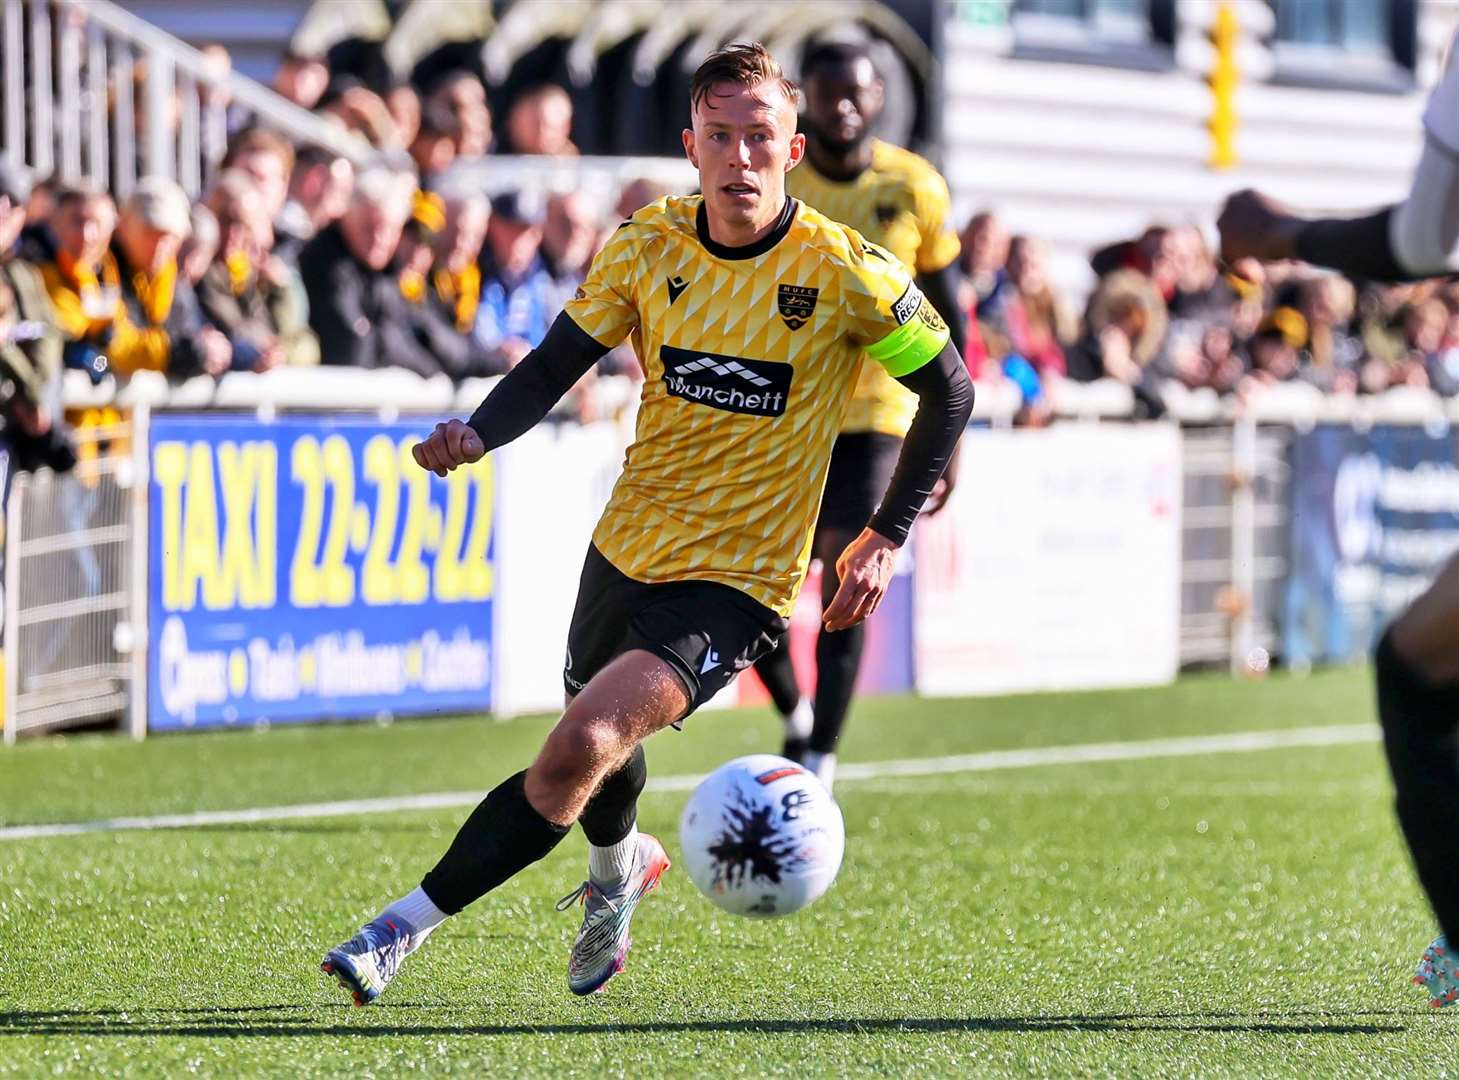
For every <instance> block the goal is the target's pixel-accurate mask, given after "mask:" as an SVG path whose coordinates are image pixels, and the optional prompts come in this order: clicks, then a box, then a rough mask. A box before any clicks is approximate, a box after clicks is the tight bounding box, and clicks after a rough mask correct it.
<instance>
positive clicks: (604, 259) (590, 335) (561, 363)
mask: <svg viewBox="0 0 1459 1080" xmlns="http://www.w3.org/2000/svg"><path fill="white" fill-rule="evenodd" d="M641 245H642V235H641V230H640V229H637V228H634V227H632V223H631V222H629V223H625V224H624V225H622V226H620V227H619V228H618V231H617V232H615V233H614V234H613V236H612V237H611V238H610V239H609V240H608V243H607V244H605V245H604V246H603V250H602V251H600V252H599V253H598V257H597V258H596V259H594V260H593V265H592V268H591V269H590V270H589V271H588V278H587V280H586V281H584V282H583V285H582V288H580V289H579V290H578V293H577V296H575V297H574V298H573V299H571V300H569V301H568V302H567V306H566V307H564V308H563V310H562V313H561V314H560V315H558V317H557V319H556V321H554V322H553V324H552V326H551V327H550V328H549V329H548V331H547V336H546V337H544V338H543V339H542V344H541V345H538V346H537V348H535V349H533V350H532V351H531V352H530V353H528V354H527V355H526V356H525V357H523V358H522V361H521V363H519V364H518V365H517V366H516V367H514V368H512V370H511V371H509V372H507V374H506V375H504V376H503V377H502V380H501V382H499V383H497V384H496V386H494V387H493V388H492V391H491V393H490V394H488V395H487V396H486V400H485V401H483V402H482V403H481V405H480V406H478V407H477V410H476V411H475V412H474V413H472V414H471V419H470V420H467V421H466V422H465V423H463V422H462V421H460V420H449V421H447V422H446V423H444V424H437V425H436V429H435V431H433V432H431V434H430V436H429V437H428V438H427V439H425V441H423V442H419V443H416V445H415V448H414V449H413V450H412V453H413V454H414V456H415V461H416V464H417V465H419V466H420V467H421V468H423V469H430V470H431V471H432V472H434V473H436V475H438V476H445V475H446V473H448V472H450V471H451V470H452V469H454V468H456V467H457V466H458V465H466V464H469V463H470V462H473V461H478V460H480V459H481V458H482V457H483V456H484V455H486V454H487V453H489V452H490V451H492V450H495V449H496V448H497V447H498V446H504V445H506V444H507V443H509V442H511V441H512V440H513V439H515V438H517V437H518V436H520V435H522V434H524V433H526V432H527V431H530V430H531V429H532V428H534V427H536V426H537V425H538V424H539V423H541V421H542V420H543V418H544V417H546V416H547V414H548V413H549V412H551V411H552V406H554V405H556V404H557V403H558V402H559V401H561V400H562V396H563V395H564V394H566V393H567V392H568V391H569V390H571V389H572V388H573V386H574V384H576V383H577V381H578V380H579V379H581V378H582V377H583V376H584V375H586V374H587V373H588V372H589V371H590V370H592V367H593V365H594V364H596V363H597V362H598V361H599V360H600V359H602V358H603V357H604V356H605V355H607V353H608V352H609V351H610V350H611V349H613V348H614V347H615V346H617V345H619V344H621V343H622V341H623V340H624V338H626V337H628V335H629V333H631V332H632V330H633V328H634V327H635V326H637V325H638V307H637V305H636V304H635V302H634V300H633V291H632V283H633V280H634V277H635V270H634V265H635V263H636V262H637V257H638V253H639V249H640V247H641Z"/></svg>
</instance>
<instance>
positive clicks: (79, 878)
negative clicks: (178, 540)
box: [0, 672, 1459, 1077]
mask: <svg viewBox="0 0 1459 1080" xmlns="http://www.w3.org/2000/svg"><path fill="white" fill-rule="evenodd" d="M1370 701H1371V690H1370V683H1369V677H1368V676H1367V675H1366V674H1365V673H1362V672H1339V673H1333V674H1325V675H1320V676H1316V677H1313V678H1309V679H1306V680H1288V679H1274V680H1271V681H1268V682H1265V683H1232V682H1229V681H1226V680H1224V679H1221V678H1212V677H1203V678H1195V679H1187V680H1183V681H1182V682H1180V683H1179V684H1177V685H1175V686H1172V687H1167V688H1162V689H1156V690H1140V691H1121V692H1109V693H1091V694H1059V695H1046V696H1028V697H1018V698H999V699H981V700H955V701H953V700H949V701H920V700H914V699H909V698H887V699H881V700H869V701H866V702H862V703H860V704H859V705H858V707H857V711H856V713H855V715H854V717H853V721H852V724H853V726H852V728H851V731H850V734H849V736H848V739H847V741H846V744H845V747H844V751H845V753H844V759H845V760H847V761H862V762H874V761H881V760H887V759H892V758H913V757H936V756H940V755H946V754H966V753H975V752H979V751H984V750H993V749H1003V748H1012V747H1036V746H1045V745H1070V744H1078V743H1086V742H1108V741H1120V740H1143V739H1154V738H1162V737H1165V736H1170V735H1193V734H1216V733H1221V732H1230V731H1248V730H1267V729H1274V728H1283V727H1292V726H1306V725H1314V724H1353V723H1365V722H1370V721H1371V705H1370ZM545 728H546V721H543V720H523V721H516V722H511V723H493V722H490V721H485V720H433V721H409V722H406V721H402V722H400V723H398V724H396V725H394V726H391V727H385V728H381V727H376V726H373V725H361V726H332V727H321V728H308V729H291V730H281V729H278V728H275V729H274V730H272V731H269V732H261V733H252V732H225V733H219V734H196V735H186V736H174V737H170V738H158V739H154V740H151V741H149V742H147V743H143V744H132V743H130V742H127V741H125V740H124V739H121V738H117V737H103V736H87V737H79V738H67V739H52V740H48V741H32V742H28V743H24V744H22V745H21V746H19V747H17V748H15V749H13V750H10V751H6V752H3V753H0V824H3V825H15V824H20V823H35V822H54V821H85V820H93V819H98V818H104V817H109V816H114V815H141V814H155V813H178V812H187V811H191V810H198V809H231V808H243V807H255V806H275V805H281V804H289V803H299V802H319V801H326V800H332V799H357V798H369V797H373V796H377V795H394V794H411V793H425V792H436V791H462V790H468V791H469V790H484V789H485V788H487V787H489V786H491V785H492V784H493V783H495V782H496V781H497V780H498V779H500V778H501V777H502V776H504V775H505V774H506V773H508V772H510V771H513V770H515V769H517V768H520V767H522V766H523V765H524V764H525V763H526V762H527V761H528V760H529V759H530V756H531V753H532V751H533V750H534V749H535V746H536V744H537V743H538V742H539V741H540V739H541V736H542V733H543V732H544V730H545ZM775 733H776V726H775V722H774V720H773V719H772V717H771V716H770V715H769V714H768V713H765V712H763V711H756V712H736V713H705V714H701V715H700V716H697V717H696V718H695V719H694V720H693V721H692V722H691V723H690V724H689V725H688V730H687V731H686V732H684V733H683V734H678V733H672V732H669V733H665V734H663V735H660V736H657V737H656V738H655V739H654V740H653V741H652V742H651V743H650V746H649V761H650V768H651V771H652V772H653V773H654V774H656V775H659V776H663V775H667V774H682V773H694V772H702V771H705V770H707V769H709V768H712V767H713V766H714V765H716V764H718V763H719V762H720V761H723V760H724V759H726V758H728V757H731V756H735V755H737V754H741V753H746V752H750V751H753V750H759V749H768V748H773V746H774V743H775ZM837 795H838V797H839V799H840V801H841V804H842V808H843V810H844V812H845V815H846V824H847V831H848V844H847V854H846V862H845V864H844V866H843V869H842V872H841V875H840V879H839V880H838V882H837V883H836V886H835V887H834V888H833V889H832V891H831V892H830V893H829V894H828V895H827V896H826V897H825V898H824V899H823V900H821V901H820V902H819V903H817V904H816V905H815V906H814V907H813V908H811V909H810V910H808V911H806V912H804V913H802V914H800V915H798V916H794V917H791V918H788V919H782V920H774V921H769V922H750V921H746V920H742V919H736V918H734V917H732V916H728V915H723V914H721V913H720V912H718V911H717V910H716V909H714V908H712V907H711V906H710V905H709V904H708V903H707V902H706V901H704V900H703V899H702V898H701V897H699V895H698V894H697V893H696V892H695V891H694V889H693V887H692V886H691V885H690V884H689V883H688V882H687V880H686V879H685V877H684V875H683V874H682V873H680V872H679V871H677V870H675V871H671V872H670V873H669V874H668V875H667V876H666V877H665V879H664V888H663V889H662V891H661V892H659V893H658V894H655V895H654V896H652V897H651V898H650V899H649V900H648V901H646V902H645V904H644V905H643V907H642V908H641V909H640V913H639V916H638V918H637V920H636V921H635V924H634V938H635V947H634V950H633V953H632V955H631V956H630V959H629V967H628V971H627V972H626V973H625V974H624V975H622V976H620V977H618V978H617V979H615V980H614V981H613V982H612V983H611V984H610V985H609V988H608V990H607V992H606V993H604V994H600V995H596V996H594V997H591V998H588V999H578V998H574V997H573V996H572V995H570V994H569V993H568V992H567V990H566V986H565V959H566V952H567V948H568V946H569V944H570V942H571V939H572V935H573V932H574V930H575V929H576V924H577V915H576V914H575V913H574V914H559V913H557V912H555V911H554V910H553V901H555V900H556V899H557V898H558V897H559V896H561V895H562V894H564V893H567V892H568V891H570V890H571V889H572V888H573V887H574V886H575V885H576V884H577V883H578V881H579V880H580V879H581V877H582V875H583V863H584V851H583V844H582V840H581V838H580V837H578V836H573V837H570V838H569V839H568V840H567V841H566V842H564V843H563V844H562V845H561V846H560V847H559V848H558V849H557V851H556V852H554V853H553V854H552V855H551V856H550V857H549V858H547V859H546V860H544V861H543V862H542V863H540V864H538V865H537V866H534V867H532V868H530V869H529V870H528V871H527V872H525V873H524V874H522V875H521V876H520V877H519V878H518V879H516V880H514V881H513V882H510V883H509V884H508V885H506V886H505V887H503V888H502V889H501V890H499V891H498V892H496V893H493V894H491V895H489V896H487V897H486V898H485V899H483V900H482V901H481V902H480V903H478V904H477V905H475V906H474V907H472V908H471V909H469V910H468V911H467V912H466V913H465V914H464V915H462V916H461V917H459V918H457V919H454V920H452V921H451V922H449V923H448V924H447V925H445V926H444V927H442V928H441V930H439V931H438V932H437V933H436V935H435V936H434V937H433V938H432V939H431V941H430V942H429V944H428V945H427V946H426V947H425V948H424V949H423V950H422V951H421V952H420V953H418V954H416V955H415V956H413V957H411V958H410V959H409V960H408V961H407V963H406V965H405V967H404V969H403V970H402V974H401V975H400V977H399V978H398V979H397V981H396V983H395V984H394V985H392V987H391V988H390V990H389V991H388V992H387V994H386V995H385V997H384V998H382V1000H381V1002H380V1003H379V1004H378V1005H376V1006H372V1007H370V1008H367V1009H353V1008H351V1007H349V1006H348V1005H347V1004H346V1003H345V1001H344V998H343V995H342V993H341V992H340V991H339V990H338V988H337V987H336V986H335V985H334V984H333V983H332V982H329V981H327V980H326V979H325V978H324V977H323V976H321V975H320V974H319V973H318V971H317V965H318V962H319V959H320V957H321V956H322V955H323V953H324V951H325V950H326V949H327V948H329V947H330V946H331V945H333V944H335V943H337V942H338V941H339V940H342V939H343V938H345V937H347V936H349V934H350V933H352V932H353V930H354V929H355V927H356V926H357V924H358V923H359V922H361V921H362V920H364V919H366V918H368V917H370V916H371V915H373V914H374V913H375V912H376V911H377V910H378V908H379V907H380V906H381V904H382V903H383V902H385V901H388V900H390V899H392V898H394V897H395V896H397V895H399V894H401V893H403V892H405V891H407V890H408V889H409V888H410V887H412V886H413V885H414V884H415V883H416V882H417V881H418V880H419V877H420V875H421V873H422V872H423V871H424V870H425V869H427V868H428V867H429V866H430V865H431V863H432V862H433V861H434V859H435V858H436V856H437V855H438V854H439V853H440V851H441V850H442V849H443V848H444V846H445V844H446V843H447V841H448V840H449V838H450V837H451V835H452V834H453V832H454V830H455V827H456V825H457V824H458V823H459V821H460V820H461V819H462V818H463V817H464V815H465V813H466V810H465V809H464V808H462V809H452V810H432V811H413V812H395V813H381V814H372V815H366V816H360V817H354V818H350V817H335V818H321V819H314V820H306V821H293V820H289V821H274V822H261V823H256V824H248V825H215V826H209V827H201V828H190V829H182V830H168V831H132V832H111V833H94V834H88V835H81V836H64V837H56V838H50V839H32V840H8V839H0V1074H4V1075H18V1076H46V1075H52V1074H55V1073H65V1072H74V1073H77V1074H87V1075H94V1074H99V1073H105V1074H108V1075H136V1076H177V1075H183V1074H185V1073H189V1072H192V1073H201V1074H207V1075H220V1076H222V1075H226V1076H252V1075H273V1076H310V1075H348V1076H359V1077H369V1076H378V1077H385V1076H398V1075H441V1074H446V1073H451V1072H455V1073H460V1074H463V1075H476V1076H481V1075H506V1074H513V1073H520V1074H533V1075H544V1076H546V1075H551V1076H563V1075H582V1076H594V1077H599V1076H616V1075H626V1076H635V1077H642V1076H659V1075H666V1076H688V1075H737V1074H738V1075H762V1074H770V1073H780V1074H785V1075H793V1076H822V1075H824V1076H835V1075H846V1074H867V1073H874V1074H886V1075H891V1076H906V1075H1047V1076H1075V1075H1081V1076H1082V1075H1096V1076H1097V1075H1107V1076H1118V1077H1128V1076H1176V1075H1231V1076H1278V1075H1281V1076H1290V1075H1301V1076H1304V1077H1315V1076H1335V1077H1336V1076H1342V1077H1348V1076H1355V1075H1392V1076H1408V1075H1424V1076H1441V1075H1445V1073H1446V1072H1449V1071H1452V1070H1453V1068H1454V1066H1453V1064H1452V1063H1453V1062H1455V1061H1456V1060H1459V1040H1456V1037H1455V1031H1456V1030H1459V1029H1456V1024H1459V1015H1454V1016H1451V1015H1448V1014H1447V1013H1444V1014H1436V1013H1433V1012H1432V1010H1430V1009H1429V1008H1428V1007H1427V1005H1426V1003H1425V1000H1424V997H1423V995H1422V994H1421V993H1420V992H1419V991H1418V990H1417V989H1416V988H1414V987H1412V986H1410V985H1409V984H1408V977H1409V974H1410V973H1411V970H1412V967H1413V965H1414V963H1415V962H1416V960H1417V958H1418V955H1419V953H1420V952H1421V951H1422V949H1423V947H1424V946H1425V945H1426V944H1427V943H1428V941H1429V939H1430V938H1431V937H1432V936H1433V933H1434V929H1433V923H1432V917H1431V915H1430V914H1429V912H1428V910H1427V908H1426V906H1425V903H1424V901H1423V899H1422V897H1421V895H1420V894H1419V893H1418V891H1417V888H1416V886H1415V884H1414V881H1413V876H1412V873H1411V871H1410V869H1409V866H1408V863H1407V859H1406V855H1405V854H1404V851H1403V849H1402V846H1401V843H1400V841H1399V838H1398V834H1397V831H1396V828H1395V826H1394V823H1393V820H1392V815H1391V812H1390V809H1389V801H1390V792H1389V785H1388V779H1387V776H1386V774H1385V771H1384V766H1383V761H1382V756H1381V750H1380V748H1379V746H1378V745H1377V744H1376V743H1370V742H1364V743H1359V744H1356V745H1340V746H1331V747H1321V748H1312V747H1309V748H1301V749H1281V750H1263V751H1258V752H1251V753H1232V754H1207V755H1203V756H1198V757H1190V756H1187V757H1171V758H1159V759H1152V760H1131V761H1106V762H1095V763H1083V764H1061V765H1040V766H1035V767H1026V768H1016V769H1007V770H1000V771H991V772H989V771H980V772H953V773H946V774H942V775H936V776H928V777H899V778H890V777H882V778H872V779H864V780H855V781H850V782H846V783H842V784H840V785H838V787H837ZM684 798H685V796H684V795H683V794H682V793H676V794H669V793H657V792H656V793H650V794H647V795H645V796H644V798H643V801H642V803H641V824H642V827H643V828H645V829H646V830H649V831H653V832H656V833H658V834H659V835H660V836H662V837H663V838H664V839H665V841H666V843H667V845H668V847H669V849H670V853H671V855H672V854H673V853H674V851H675V850H676V848H677V837H676V836H675V828H676V821H677V816H678V812H679V809H680V808H681V807H682V805H683V800H684ZM1456 1011H1459V1010H1456Z"/></svg>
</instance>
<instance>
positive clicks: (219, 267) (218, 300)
mask: <svg viewBox="0 0 1459 1080" xmlns="http://www.w3.org/2000/svg"><path fill="white" fill-rule="evenodd" d="M208 209H209V210H211V211H212V214H213V216H214V218H215V219H216V222H217V230H218V244H217V257H216V258H215V259H214V260H213V263H212V265H211V266H210V267H209V268H208V270H207V271H206V273H204V275H203V277H202V280H201V282H200V283H199V285H198V301H199V303H200V304H201V305H202V310H203V314H204V315H205V316H206V317H207V320H208V322H210V323H211V324H212V325H213V326H215V327H217V328H218V329H219V330H220V331H222V332H223V333H224V334H225V335H226V336H227V338H228V341H229V343H230V344H231V345H232V347H233V362H232V366H233V368H234V369H235V370H240V371H267V370H269V369H270V368H273V367H277V366H278V365H280V364H317V363H319V342H318V340H317V339H316V338H315V337H314V334H313V333H312V332H311V331H310V329H309V320H308V313H307V310H306V308H305V302H304V296H303V291H302V288H301V287H300V285H299V284H298V283H297V282H296V279H295V277H294V275H293V273H292V272H291V271H290V270H289V268H288V267H287V266H286V265H285V264H284V262H283V260H282V259H280V258H279V257H278V256H277V255H275V254H273V253H272V249H273V225H272V223H271V222H270V221H269V218H268V214H267V213H266V212H265V208H264V200H263V193H262V192H261V191H260V190H259V189H258V187H257V186H256V185H255V184H254V183H253V181H252V179H251V178H250V177H249V176H248V175H247V174H246V173H244V172H242V171H241V170H238V169H225V170H224V171H223V172H221V173H219V174H218V177H217V179H216V180H215V181H214V182H213V187H212V191H211V192H210V194H209V196H208Z"/></svg>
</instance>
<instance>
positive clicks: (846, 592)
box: [821, 529, 897, 630]
mask: <svg viewBox="0 0 1459 1080" xmlns="http://www.w3.org/2000/svg"><path fill="white" fill-rule="evenodd" d="M896 566H897V546H896V545H895V544H893V543H892V542H891V541H890V540H888V539H887V538H886V537H885V536H882V535H881V533H878V532H875V531H873V530H872V529H862V530H861V535H860V536H858V537H857V538H856V539H855V540H853V541H851V543H850V544H848V545H847V546H846V550H845V551H843V552H841V557H840V558H839V559H837V560H836V576H837V577H839V578H840V579H841V587H840V588H839V589H837V590H836V595H835V596H834V597H833V598H832V599H831V604H830V606H829V607H827V608H826V610H825V611H824V612H822V614H821V623H822V624H823V625H824V626H825V628H826V629H827V630H845V629H847V628H848V627H852V626H855V625H856V624H857V623H859V622H861V620H862V619H865V618H866V617H867V616H869V615H870V614H871V613H872V612H873V611H875V610H876V609H877V607H878V606H879V605H880V604H881V601H882V597H884V596H886V594H887V587H888V586H889V585H890V584H891V583H892V572H893V571H894V570H895V569H896Z"/></svg>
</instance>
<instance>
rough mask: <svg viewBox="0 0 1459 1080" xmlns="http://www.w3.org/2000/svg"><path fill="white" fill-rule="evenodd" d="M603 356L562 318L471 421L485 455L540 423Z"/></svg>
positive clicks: (588, 338) (602, 350) (599, 347)
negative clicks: (484, 448) (486, 451)
mask: <svg viewBox="0 0 1459 1080" xmlns="http://www.w3.org/2000/svg"><path fill="white" fill-rule="evenodd" d="M607 353H608V350H607V349H605V348H604V347H603V346H602V345H599V344H598V343H597V342H596V341H594V340H593V338H592V337H591V336H590V335H589V334H588V333H587V332H586V331H584V330H583V329H581V328H580V327H579V326H578V324H577V323H575V322H573V321H572V319H571V318H569V317H568V316H567V315H558V316H557V318H556V319H555V320H554V321H553V323H552V326H551V327H549V328H548V331H547V336H546V337H544V338H543V339H542V344H541V345H538V346H537V348H535V349H533V350H532V351H531V352H530V353H528V354H527V355H526V356H524V357H523V358H522V361H521V363H519V364H518V365H517V366H516V367H514V368H512V370H511V371H509V372H507V373H506V375H504V376H502V381H501V382H499V383H497V384H496V386H494V387H492V391H491V393H489V394H487V395H486V400H485V401H483V402H482V403H481V404H480V405H479V406H477V409H476V411H475V412H474V413H472V414H471V419H470V420H468V421H466V422H467V423H468V424H470V425H471V428H472V430H474V431H475V432H476V434H478V435H480V436H481V441H482V442H483V443H485V444H486V449H487V450H488V451H491V450H495V449H496V448H497V447H498V446H505V445H506V444H507V443H509V442H511V441H512V440H513V439H515V438H517V437H519V436H521V435H524V434H526V433H527V432H528V431H530V430H532V428H534V427H536V426H537V425H538V424H540V423H541V422H542V420H543V419H544V418H545V417H546V416H547V414H548V413H549V412H551V411H552V406H554V405H556V404H557V403H558V402H559V401H561V400H562V396H563V395H564V394H566V393H567V392H568V391H569V390H571V389H572V388H573V386H574V385H575V384H576V383H577V381H578V380H579V379H581V378H582V377H583V376H584V375H586V374H587V373H588V372H589V371H590V370H591V369H592V367H593V365H594V364H596V363H597V362H598V361H599V360H600V359H602V358H603V357H604V356H606V355H607Z"/></svg>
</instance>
